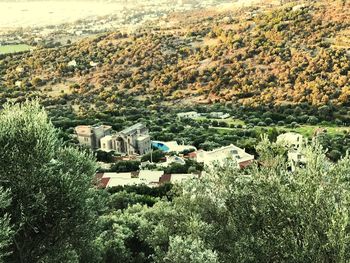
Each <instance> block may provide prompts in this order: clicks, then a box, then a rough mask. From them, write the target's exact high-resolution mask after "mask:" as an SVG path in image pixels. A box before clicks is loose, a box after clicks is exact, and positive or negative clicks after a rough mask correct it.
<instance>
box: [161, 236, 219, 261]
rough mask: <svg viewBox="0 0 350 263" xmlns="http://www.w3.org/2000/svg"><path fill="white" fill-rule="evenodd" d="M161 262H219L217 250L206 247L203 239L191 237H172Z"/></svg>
mask: <svg viewBox="0 0 350 263" xmlns="http://www.w3.org/2000/svg"><path fill="white" fill-rule="evenodd" d="M161 262H166V263H185V262H191V263H203V262H206V263H218V262H219V260H218V257H217V254H216V253H215V252H213V251H212V250H210V249H206V248H205V244H204V242H203V241H201V240H199V239H193V238H191V237H180V236H175V237H171V238H170V242H169V250H168V252H167V254H166V256H165V258H164V259H163V260H162V261H161Z"/></svg>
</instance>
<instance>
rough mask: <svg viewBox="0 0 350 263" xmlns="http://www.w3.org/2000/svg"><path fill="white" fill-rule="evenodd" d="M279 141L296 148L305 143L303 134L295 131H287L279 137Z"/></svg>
mask: <svg viewBox="0 0 350 263" xmlns="http://www.w3.org/2000/svg"><path fill="white" fill-rule="evenodd" d="M277 143H281V144H283V145H285V146H287V147H290V148H293V149H295V150H297V149H300V148H301V147H302V146H303V144H304V139H303V136H302V135H301V134H299V133H295V132H287V133H283V134H281V135H279V136H278V137H277Z"/></svg>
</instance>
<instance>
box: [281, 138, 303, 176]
mask: <svg viewBox="0 0 350 263" xmlns="http://www.w3.org/2000/svg"><path fill="white" fill-rule="evenodd" d="M277 143H280V144H282V145H284V146H285V147H287V148H288V154H287V156H288V160H289V162H290V166H291V169H292V171H294V170H295V168H296V167H297V166H299V165H301V164H306V158H305V155H304V154H303V153H302V150H303V148H304V145H305V144H306V140H305V139H304V138H303V136H302V135H301V134H299V133H294V132H287V133H284V134H281V135H279V136H278V137H277Z"/></svg>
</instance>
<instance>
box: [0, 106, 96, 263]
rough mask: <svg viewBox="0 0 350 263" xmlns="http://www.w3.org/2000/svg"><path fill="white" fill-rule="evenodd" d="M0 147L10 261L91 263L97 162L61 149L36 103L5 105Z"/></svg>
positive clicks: (0, 115)
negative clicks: (11, 234)
mask: <svg viewBox="0 0 350 263" xmlns="http://www.w3.org/2000/svg"><path fill="white" fill-rule="evenodd" d="M0 148H1V151H0V181H1V183H2V185H3V187H4V188H5V189H7V191H9V192H10V194H11V197H12V202H11V204H10V205H9V206H8V208H7V209H5V212H6V213H7V214H8V215H10V223H11V225H12V227H13V231H14V237H13V238H12V242H11V246H10V249H11V251H10V252H11V254H10V255H9V256H7V257H6V262H78V261H84V262H93V261H94V260H95V257H94V255H95V254H94V252H93V251H94V249H90V247H91V245H92V240H93V237H94V221H95V212H94V211H95V210H94V207H95V202H94V201H93V196H94V191H93V190H92V188H91V186H92V178H93V176H94V173H95V169H96V167H95V162H94V160H93V158H92V157H91V156H90V155H89V154H86V153H81V152H79V151H78V150H76V149H73V148H65V147H62V146H61V142H60V141H59V140H58V137H57V131H56V129H55V128H54V127H53V125H52V123H51V122H50V121H49V120H48V117H47V114H46V112H45V111H44V110H43V109H42V108H41V107H40V106H39V103H38V102H37V101H34V102H29V101H27V102H25V103H23V104H17V105H9V104H8V105H5V106H4V109H3V110H2V111H1V113H0Z"/></svg>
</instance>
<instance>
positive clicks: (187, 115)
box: [177, 111, 201, 120]
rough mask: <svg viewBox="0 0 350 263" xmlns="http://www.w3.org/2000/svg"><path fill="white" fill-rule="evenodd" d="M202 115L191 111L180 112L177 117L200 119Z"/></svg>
mask: <svg viewBox="0 0 350 263" xmlns="http://www.w3.org/2000/svg"><path fill="white" fill-rule="evenodd" d="M200 116H201V115H200V114H199V113H198V112H196V111H189V112H180V113H178V114H177V117H178V118H179V119H180V120H181V119H196V118H199V117H200Z"/></svg>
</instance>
